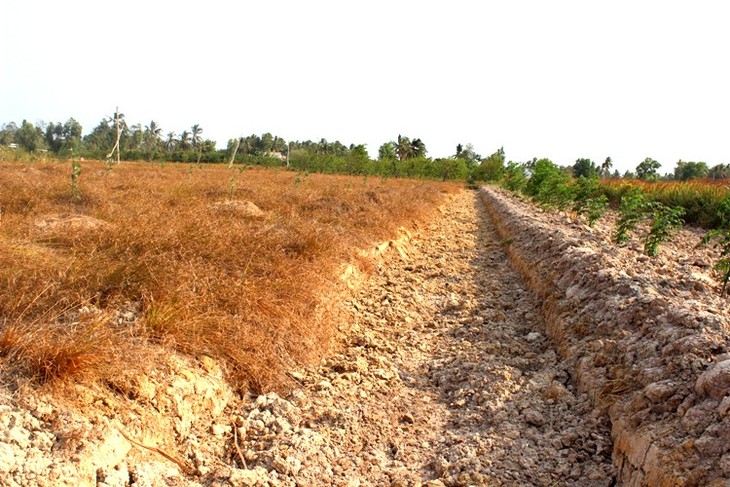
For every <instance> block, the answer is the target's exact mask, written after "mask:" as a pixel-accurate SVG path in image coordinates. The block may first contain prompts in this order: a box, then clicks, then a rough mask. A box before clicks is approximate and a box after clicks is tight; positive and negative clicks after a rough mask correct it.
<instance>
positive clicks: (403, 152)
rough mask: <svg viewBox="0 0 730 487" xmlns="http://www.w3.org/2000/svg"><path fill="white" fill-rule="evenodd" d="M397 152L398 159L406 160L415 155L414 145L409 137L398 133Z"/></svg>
mask: <svg viewBox="0 0 730 487" xmlns="http://www.w3.org/2000/svg"><path fill="white" fill-rule="evenodd" d="M395 152H396V154H398V160H400V161H405V160H407V159H410V158H411V157H412V156H413V146H412V145H411V140H410V139H409V138H408V137H402V136H401V135H400V134H399V135H398V142H397V143H396V145H395Z"/></svg>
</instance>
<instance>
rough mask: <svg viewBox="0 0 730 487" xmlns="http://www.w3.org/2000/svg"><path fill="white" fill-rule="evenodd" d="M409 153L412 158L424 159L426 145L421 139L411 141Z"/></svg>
mask: <svg viewBox="0 0 730 487" xmlns="http://www.w3.org/2000/svg"><path fill="white" fill-rule="evenodd" d="M411 153H412V154H413V157H426V144H424V143H423V141H422V140H421V139H413V142H411Z"/></svg>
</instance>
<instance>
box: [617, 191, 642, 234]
mask: <svg viewBox="0 0 730 487" xmlns="http://www.w3.org/2000/svg"><path fill="white" fill-rule="evenodd" d="M646 205H647V201H646V196H645V195H644V193H643V191H642V190H641V188H638V187H635V188H631V189H630V190H629V191H627V192H626V193H625V194H624V195H623V197H622V198H621V205H620V206H619V208H618V221H617V222H616V229H615V231H614V234H613V239H614V241H615V242H616V243H617V244H624V243H626V242H628V241H629V240H631V233H632V232H635V231H636V227H637V226H638V224H639V221H640V220H641V218H642V217H643V216H644V213H645V211H646Z"/></svg>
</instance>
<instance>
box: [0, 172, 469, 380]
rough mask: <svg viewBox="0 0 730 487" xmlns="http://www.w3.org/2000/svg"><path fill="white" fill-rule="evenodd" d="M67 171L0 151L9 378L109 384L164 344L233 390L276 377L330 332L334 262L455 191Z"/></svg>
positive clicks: (0, 309)
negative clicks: (213, 363) (207, 365)
mask: <svg viewBox="0 0 730 487" xmlns="http://www.w3.org/2000/svg"><path fill="white" fill-rule="evenodd" d="M70 175H71V167H70V163H68V162H45V163H33V164H21V163H9V162H6V163H2V162H0V211H1V212H2V213H1V214H0V371H1V374H0V375H1V376H2V378H3V380H4V381H6V383H8V384H12V382H13V381H18V380H22V381H26V382H27V381H29V380H30V381H32V382H34V383H48V382H52V383H54V382H56V381H58V380H63V379H69V378H73V379H74V380H85V379H88V378H97V379H102V380H110V381H112V382H113V380H114V379H115V377H118V376H119V375H122V374H126V373H134V371H135V370H137V369H138V368H139V367H142V366H143V364H146V363H148V362H149V361H151V360H154V356H155V353H159V351H160V350H162V351H163V352H164V350H172V349H174V350H177V351H180V352H183V353H188V354H191V355H195V356H200V355H208V356H212V357H215V358H218V359H221V360H223V361H224V362H225V363H226V365H227V370H228V371H229V373H230V375H231V379H232V381H233V382H234V383H235V384H237V385H238V386H239V387H241V388H251V389H254V390H261V389H264V388H270V387H274V388H275V387H277V386H278V385H280V384H281V380H282V377H283V373H284V372H285V371H286V369H287V368H288V367H289V366H290V365H291V364H293V363H302V362H307V361H309V360H311V359H313V358H314V357H316V356H317V355H318V353H319V352H321V351H322V350H325V349H326V348H327V346H328V345H329V344H330V342H331V339H332V336H333V331H334V330H335V329H336V323H333V322H332V320H327V319H324V320H323V319H318V318H317V314H318V311H317V309H318V305H319V304H320V303H321V302H322V298H323V296H326V295H328V294H331V293H334V292H336V291H337V289H338V287H342V284H341V283H340V282H338V276H339V273H340V272H341V270H342V266H343V264H345V263H347V262H352V261H355V260H357V259H358V251H359V250H360V249H364V248H367V247H368V246H370V245H373V244H374V243H376V242H378V241H382V240H384V239H388V238H392V237H394V236H395V235H396V234H397V231H398V229H399V228H400V227H402V226H405V227H409V226H413V225H414V224H417V223H418V222H419V221H422V220H423V219H425V218H427V217H428V215H429V214H430V213H431V212H433V211H434V210H435V209H436V207H437V206H438V204H439V203H440V202H442V201H443V200H444V197H445V195H446V194H447V193H450V192H455V191H457V190H458V186H456V185H454V184H443V183H432V182H422V181H410V180H388V181H381V180H380V179H370V180H364V179H363V178H350V177H343V176H324V175H309V176H305V175H304V174H295V173H293V172H287V171H284V170H277V169H271V170H267V169H258V168H255V169H247V170H239V169H238V168H236V169H227V168H226V167H223V166H209V165H206V166H192V165H190V166H188V165H166V166H164V165H159V164H157V165H151V164H132V163H123V164H122V165H120V166H117V167H114V168H113V169H111V170H109V169H108V168H107V167H106V166H105V165H104V164H102V163H98V162H88V161H85V162H82V170H81V175H80V177H79V178H78V192H74V191H72V188H71V177H70ZM250 203H252V204H253V205H255V207H254V206H251V204H250ZM257 209H260V210H261V211H260V212H259V211H257ZM361 259H362V258H361ZM361 264H363V265H367V263H365V262H362V263H361Z"/></svg>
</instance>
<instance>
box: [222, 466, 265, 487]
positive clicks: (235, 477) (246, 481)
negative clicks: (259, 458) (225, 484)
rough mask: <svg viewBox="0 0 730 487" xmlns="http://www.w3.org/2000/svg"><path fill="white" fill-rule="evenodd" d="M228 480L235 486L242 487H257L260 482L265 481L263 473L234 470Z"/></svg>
mask: <svg viewBox="0 0 730 487" xmlns="http://www.w3.org/2000/svg"><path fill="white" fill-rule="evenodd" d="M228 480H229V482H230V483H231V484H233V485H241V486H246V487H251V486H254V485H257V484H258V483H259V481H261V480H263V477H262V476H261V473H260V472H259V471H258V470H257V469H256V470H239V469H233V470H232V471H231V475H230V476H229V477H228Z"/></svg>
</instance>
